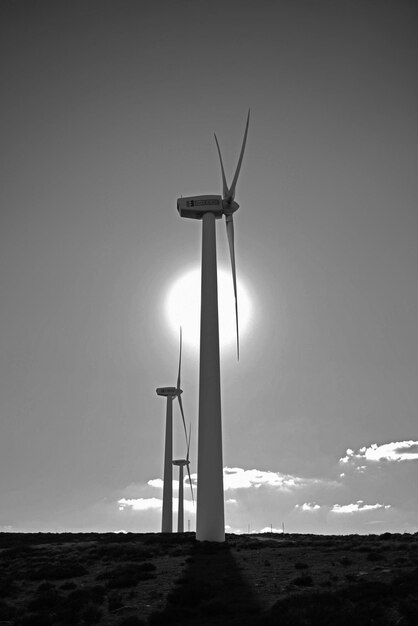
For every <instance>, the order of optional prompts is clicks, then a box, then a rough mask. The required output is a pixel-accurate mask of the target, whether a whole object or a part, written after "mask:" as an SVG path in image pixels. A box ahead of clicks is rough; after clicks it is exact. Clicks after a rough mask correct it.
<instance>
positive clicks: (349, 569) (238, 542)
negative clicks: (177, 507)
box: [0, 533, 418, 626]
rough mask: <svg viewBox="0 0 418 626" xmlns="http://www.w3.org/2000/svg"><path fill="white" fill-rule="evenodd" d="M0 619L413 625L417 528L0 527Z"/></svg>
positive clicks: (123, 624)
mask: <svg viewBox="0 0 418 626" xmlns="http://www.w3.org/2000/svg"><path fill="white" fill-rule="evenodd" d="M0 598H1V599H0V626H6V625H8V626H32V625H37V626H52V625H53V626H61V625H62V626H66V625H71V624H74V625H76V624H101V625H109V626H113V625H118V626H140V625H143V626H145V625H149V626H154V625H158V624H169V625H177V624H178V625H180V624H182V625H183V624H185V625H196V626H197V625H198V626H209V625H225V626H226V625H228V626H310V625H317V626H338V625H341V626H346V625H347V626H348V625H350V626H353V625H355V626H365V625H370V626H371V625H374V626H416V625H417V624H418V533H417V534H415V535H409V534H403V535H400V534H394V535H391V534H388V533H386V534H383V535H366V536H359V535H349V536H322V535H270V534H264V535H259V536H256V535H228V536H227V541H226V542H225V544H213V543H206V542H203V543H197V542H196V541H195V539H194V534H192V533H184V534H181V535H178V534H172V535H162V534H133V533H128V534H126V535H125V534H113V533H108V534H96V533H86V534H70V533H62V534H42V533H38V534H13V533H0Z"/></svg>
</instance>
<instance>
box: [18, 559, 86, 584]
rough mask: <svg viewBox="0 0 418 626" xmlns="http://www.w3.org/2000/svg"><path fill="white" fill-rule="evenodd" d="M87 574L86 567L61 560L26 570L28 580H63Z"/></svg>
mask: <svg viewBox="0 0 418 626" xmlns="http://www.w3.org/2000/svg"><path fill="white" fill-rule="evenodd" d="M86 574H88V571H87V569H86V568H85V567H84V565H82V564H81V563H78V562H71V561H62V562H56V563H50V564H45V565H41V566H40V567H37V568H35V569H32V570H28V571H27V572H26V575H24V577H26V578H27V579H28V580H65V579H66V578H77V577H79V576H85V575H86Z"/></svg>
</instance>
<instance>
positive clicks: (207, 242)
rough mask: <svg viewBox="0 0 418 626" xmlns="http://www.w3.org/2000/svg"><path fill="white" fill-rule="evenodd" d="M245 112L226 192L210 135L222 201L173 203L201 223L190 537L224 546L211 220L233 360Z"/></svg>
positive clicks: (181, 200)
mask: <svg viewBox="0 0 418 626" xmlns="http://www.w3.org/2000/svg"><path fill="white" fill-rule="evenodd" d="M249 121H250V112H249V111H248V116H247V123H246V126H245V133H244V139H243V142H242V147H241V152H240V155H239V159H238V164H237V168H236V170H235V174H234V178H233V179H232V183H231V186H230V187H228V185H227V182H226V177H225V171H224V166H223V162H222V156H221V151H220V148H219V143H218V139H217V137H216V135H215V141H216V146H217V149H218V154H219V160H220V163H221V172H222V190H223V196H222V197H221V196H192V197H186V198H179V199H178V200H177V210H178V212H179V213H180V216H181V217H186V218H191V219H198V220H202V282H201V313H200V371H199V433H198V466H197V479H198V492H197V516H196V538H197V539H198V540H199V541H225V515H224V490H223V463H222V416H221V384H220V365H219V323H218V287H217V261H216V228H215V220H217V219H220V218H221V217H222V216H223V215H225V223H226V232H227V237H228V244H229V253H230V257H231V269H232V281H233V286H234V295H235V317H236V333H237V356H238V358H239V331H238V300H237V281H236V268H235V248H234V222H233V214H234V213H235V211H236V210H237V209H238V208H239V204H237V203H236V202H235V200H234V198H235V188H236V184H237V181H238V176H239V173H240V169H241V164H242V159H243V156H244V150H245V144H246V141H247V133H248V124H249Z"/></svg>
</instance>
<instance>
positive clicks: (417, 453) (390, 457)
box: [340, 439, 418, 471]
mask: <svg viewBox="0 0 418 626" xmlns="http://www.w3.org/2000/svg"><path fill="white" fill-rule="evenodd" d="M414 460H418V441H413V440H412V439H411V440H409V441H393V442H391V443H384V444H381V445H378V444H377V443H372V444H371V445H370V446H368V447H366V446H364V447H362V448H360V449H359V450H357V451H356V452H355V451H354V450H352V449H351V448H347V451H346V455H345V456H344V457H342V458H341V459H340V463H342V464H347V463H354V464H355V465H357V467H358V468H359V469H360V470H363V471H364V470H365V469H367V466H365V465H362V466H360V465H358V463H359V462H362V463H364V462H365V461H370V462H376V461H390V462H393V461H397V462H399V461H414Z"/></svg>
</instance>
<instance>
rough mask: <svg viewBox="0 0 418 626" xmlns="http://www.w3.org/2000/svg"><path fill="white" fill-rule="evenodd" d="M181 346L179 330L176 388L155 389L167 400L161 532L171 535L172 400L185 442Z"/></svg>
mask: <svg viewBox="0 0 418 626" xmlns="http://www.w3.org/2000/svg"><path fill="white" fill-rule="evenodd" d="M181 346H182V332H181V328H180V354H179V369H178V374H177V386H176V387H158V388H157V389H156V392H157V395H158V396H164V397H166V398H167V408H166V419H165V451H164V485H163V513H162V523H161V532H163V533H171V532H173V464H172V462H173V400H174V398H177V399H178V402H179V406H180V412H181V417H182V420H183V426H184V432H185V435H186V442H187V430H186V422H185V420H184V411H183V403H182V401H181V394H182V393H183V390H182V389H181V388H180V376H181Z"/></svg>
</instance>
